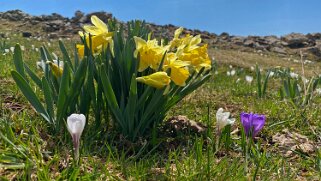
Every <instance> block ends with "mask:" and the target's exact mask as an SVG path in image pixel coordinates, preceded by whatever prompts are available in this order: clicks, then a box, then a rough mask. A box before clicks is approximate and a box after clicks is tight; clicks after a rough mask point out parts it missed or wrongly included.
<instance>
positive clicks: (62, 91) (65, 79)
mask: <svg viewBox="0 0 321 181" xmlns="http://www.w3.org/2000/svg"><path fill="white" fill-rule="evenodd" d="M69 82H70V73H69V66H68V64H66V65H65V66H64V70H63V73H62V77H61V82H60V88H59V94H58V103H57V120H56V121H57V122H58V124H60V122H61V120H62V118H63V116H65V112H66V109H67V106H66V102H67V101H66V100H67V98H68V97H67V95H68V89H69ZM58 127H59V126H58Z"/></svg>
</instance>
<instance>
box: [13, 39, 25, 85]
mask: <svg viewBox="0 0 321 181" xmlns="http://www.w3.org/2000/svg"><path fill="white" fill-rule="evenodd" d="M13 62H14V65H15V67H16V70H17V72H18V73H19V74H20V75H21V76H22V77H23V78H24V79H25V80H27V77H26V74H25V69H24V65H23V64H24V63H23V60H22V53H21V48H20V45H19V44H16V46H15V48H14V54H13Z"/></svg>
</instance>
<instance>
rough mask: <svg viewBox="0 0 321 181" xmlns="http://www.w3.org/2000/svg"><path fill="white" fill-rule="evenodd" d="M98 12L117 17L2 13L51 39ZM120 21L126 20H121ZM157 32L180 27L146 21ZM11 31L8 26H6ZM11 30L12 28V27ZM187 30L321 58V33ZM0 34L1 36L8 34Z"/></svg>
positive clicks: (214, 42)
mask: <svg viewBox="0 0 321 181" xmlns="http://www.w3.org/2000/svg"><path fill="white" fill-rule="evenodd" d="M93 14H95V15H97V16H98V17H99V18H101V19H102V20H104V21H106V20H107V19H109V18H114V17H113V15H112V14H111V13H107V12H94V13H90V14H84V13H83V12H81V11H76V12H75V15H74V17H72V18H66V17H63V16H61V15H59V14H56V13H53V14H51V15H41V16H32V15H29V14H27V13H25V12H23V11H21V10H11V11H7V12H0V25H1V26H3V27H10V26H9V25H10V24H11V25H12V23H13V24H15V25H16V30H17V31H19V32H20V33H21V34H22V36H24V37H31V36H41V35H44V34H45V35H46V36H47V37H48V38H51V39H54V38H64V37H73V36H74V35H76V34H77V32H78V31H79V30H81V26H82V25H84V24H87V23H90V17H91V15H93ZM119 22H120V23H123V22H121V21H119ZM147 24H148V26H149V27H150V28H151V29H152V30H153V31H154V34H155V36H162V37H167V38H171V37H172V36H173V34H174V33H173V32H174V31H175V29H177V28H178V27H176V26H174V25H171V24H169V25H164V26H160V25H156V24H153V23H147ZM7 30H8V28H7ZM9 30H10V28H9ZM184 33H189V34H201V36H202V38H203V40H204V42H205V43H208V44H209V45H210V46H209V47H213V48H219V49H227V50H240V51H242V52H254V53H257V54H270V53H272V54H276V55H277V56H279V57H292V56H298V55H299V54H300V52H301V51H302V52H303V54H304V56H305V59H307V60H314V61H321V33H309V34H306V35H304V34H301V33H291V34H288V35H284V36H281V37H277V36H273V35H271V36H233V35H229V34H228V33H222V34H220V35H217V34H215V33H210V32H207V31H200V30H191V29H185V31H184ZM5 36H6V35H5V33H1V29H0V37H5Z"/></svg>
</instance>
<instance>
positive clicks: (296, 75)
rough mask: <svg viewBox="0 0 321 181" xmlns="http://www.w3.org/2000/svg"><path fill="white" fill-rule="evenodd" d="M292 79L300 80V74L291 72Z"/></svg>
mask: <svg viewBox="0 0 321 181" xmlns="http://www.w3.org/2000/svg"><path fill="white" fill-rule="evenodd" d="M290 77H291V78H295V79H297V78H299V74H296V73H294V72H290Z"/></svg>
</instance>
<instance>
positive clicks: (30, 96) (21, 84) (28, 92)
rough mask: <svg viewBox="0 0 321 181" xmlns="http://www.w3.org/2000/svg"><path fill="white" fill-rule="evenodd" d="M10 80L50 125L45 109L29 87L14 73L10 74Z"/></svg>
mask: <svg viewBox="0 0 321 181" xmlns="http://www.w3.org/2000/svg"><path fill="white" fill-rule="evenodd" d="M11 75H12V78H13V79H14V81H15V82H16V84H17V86H18V87H19V89H20V90H21V92H22V93H23V95H24V96H25V97H26V98H27V100H28V101H29V102H30V104H31V105H32V106H33V107H34V108H35V110H36V111H37V112H38V113H39V114H41V115H42V116H43V117H44V119H45V120H46V121H48V122H49V123H50V119H49V116H48V113H47V112H46V110H45V108H44V107H43V105H42V104H41V102H40V100H39V99H38V97H37V96H36V94H35V93H34V92H33V91H32V89H31V87H30V85H29V84H28V83H27V81H26V80H25V79H24V78H23V77H22V76H21V75H20V74H19V73H18V72H16V71H12V72H11Z"/></svg>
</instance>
